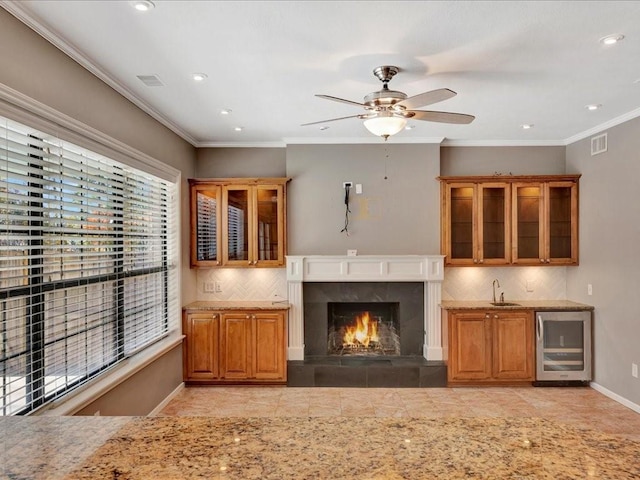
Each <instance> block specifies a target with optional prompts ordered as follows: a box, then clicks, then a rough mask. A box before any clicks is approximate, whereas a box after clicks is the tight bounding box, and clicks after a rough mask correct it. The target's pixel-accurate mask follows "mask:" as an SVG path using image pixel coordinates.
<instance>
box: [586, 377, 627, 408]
mask: <svg viewBox="0 0 640 480" xmlns="http://www.w3.org/2000/svg"><path fill="white" fill-rule="evenodd" d="M589 386H590V387H591V388H593V389H594V390H597V391H598V392H600V393H601V394H603V395H606V396H607V397H609V398H610V399H612V400H615V401H616V402H618V403H621V404H622V405H624V406H625V407H627V408H630V409H631V410H633V411H634V412H638V413H640V405H638V404H637V403H633V402H632V401H631V400H627V399H626V398H624V397H621V396H620V395H618V394H617V393H613V392H612V391H611V390H609V389H607V388H604V387H603V386H602V385H599V384H597V383H596V382H591V383H590V384H589Z"/></svg>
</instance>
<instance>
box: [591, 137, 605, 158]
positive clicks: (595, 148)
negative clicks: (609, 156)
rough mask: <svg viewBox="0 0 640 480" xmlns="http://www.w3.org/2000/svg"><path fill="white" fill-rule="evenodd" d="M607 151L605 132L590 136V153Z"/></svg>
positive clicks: (595, 153) (596, 153)
mask: <svg viewBox="0 0 640 480" xmlns="http://www.w3.org/2000/svg"><path fill="white" fill-rule="evenodd" d="M606 151H607V134H606V133H603V134H602V135H598V136H597V137H591V155H592V156H593V155H598V154H599V153H603V152H606Z"/></svg>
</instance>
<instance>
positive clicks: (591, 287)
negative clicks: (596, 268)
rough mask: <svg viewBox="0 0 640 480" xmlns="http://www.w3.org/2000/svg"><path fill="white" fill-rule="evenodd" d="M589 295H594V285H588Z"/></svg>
mask: <svg viewBox="0 0 640 480" xmlns="http://www.w3.org/2000/svg"><path fill="white" fill-rule="evenodd" d="M587 295H593V285H591V284H590V283H588V284H587Z"/></svg>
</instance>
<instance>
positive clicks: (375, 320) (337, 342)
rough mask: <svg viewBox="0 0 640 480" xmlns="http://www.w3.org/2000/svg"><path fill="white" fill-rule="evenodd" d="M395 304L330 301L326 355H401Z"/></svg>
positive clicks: (396, 305) (396, 306)
mask: <svg viewBox="0 0 640 480" xmlns="http://www.w3.org/2000/svg"><path fill="white" fill-rule="evenodd" d="M399 305H400V304H399V303H398V302H379V303H374V302H329V305H328V312H329V316H328V319H327V320H328V327H329V328H328V331H327V354H328V355H338V356H344V355H356V356H363V357H370V356H374V357H375V356H379V355H382V356H389V355H396V356H397V355H400V322H399V321H398V306H399Z"/></svg>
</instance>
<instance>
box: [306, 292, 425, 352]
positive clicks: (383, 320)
mask: <svg viewBox="0 0 640 480" xmlns="http://www.w3.org/2000/svg"><path fill="white" fill-rule="evenodd" d="M302 292H303V293H302V297H303V325H304V345H305V358H308V357H317V356H326V355H338V356H345V355H346V356H367V357H376V356H391V355H396V356H416V355H419V356H421V355H422V354H423V352H422V345H423V339H424V285H423V284H422V283H420V282H306V283H304V285H303V287H302ZM365 312H368V314H369V319H368V320H369V326H371V325H372V321H375V322H378V325H379V326H380V327H381V330H384V332H383V333H384V334H385V337H386V338H385V340H387V341H388V342H390V344H389V345H385V347H384V350H382V351H381V350H380V348H377V347H378V345H371V348H363V347H362V342H358V343H360V344H361V345H360V346H358V344H357V343H356V344H355V345H353V346H351V347H346V348H345V349H341V347H342V344H343V343H348V342H343V341H342V338H340V339H337V338H336V336H337V335H336V334H335V333H336V329H338V330H342V337H344V333H346V327H347V325H346V323H349V321H351V323H352V322H356V324H357V321H358V319H357V318H356V317H358V316H359V317H360V322H361V323H362V321H363V315H364V313H365ZM336 316H337V317H338V318H336ZM356 326H357V325H356ZM332 328H333V331H334V335H330V334H331V332H332ZM391 331H392V332H393V335H391ZM392 336H394V337H395V338H394V340H393V341H391V338H390V337H392ZM331 341H333V344H334V347H333V348H332V347H331V344H330V342H331ZM393 342H396V343H397V345H396V343H393ZM352 343H353V342H352Z"/></svg>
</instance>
